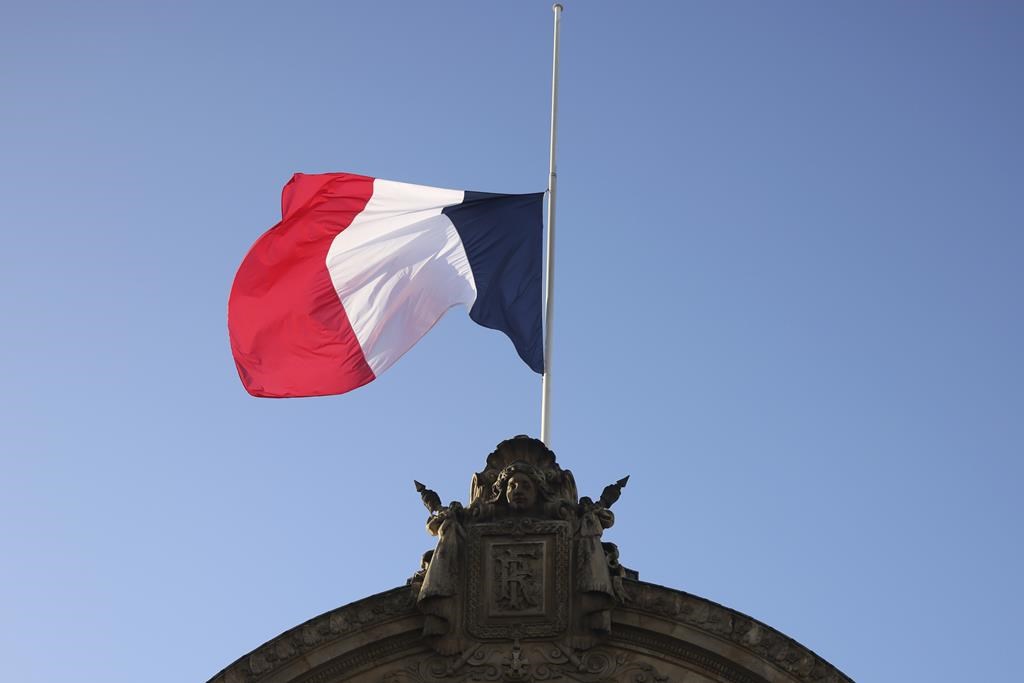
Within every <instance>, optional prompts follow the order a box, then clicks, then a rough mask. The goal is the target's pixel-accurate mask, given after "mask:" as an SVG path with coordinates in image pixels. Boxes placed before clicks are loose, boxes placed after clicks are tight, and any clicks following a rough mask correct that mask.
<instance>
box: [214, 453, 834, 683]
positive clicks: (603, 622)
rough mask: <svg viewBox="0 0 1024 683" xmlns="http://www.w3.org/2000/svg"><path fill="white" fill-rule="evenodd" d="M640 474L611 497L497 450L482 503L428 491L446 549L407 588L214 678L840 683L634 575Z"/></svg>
mask: <svg viewBox="0 0 1024 683" xmlns="http://www.w3.org/2000/svg"><path fill="white" fill-rule="evenodd" d="M627 479H628V477H625V478H623V479H621V480H619V481H618V482H615V483H614V484H611V485H609V486H607V487H605V489H604V491H603V492H602V494H601V496H600V497H598V500H597V502H594V501H593V500H592V499H590V498H588V497H583V498H578V497H577V492H576V483H575V481H574V479H573V476H572V473H571V472H570V471H569V470H564V469H562V468H561V467H559V465H558V464H557V463H556V462H555V456H554V454H553V453H552V452H551V451H550V450H548V449H547V448H546V447H545V446H544V445H543V444H542V443H541V442H539V441H537V440H535V439H530V438H528V437H516V438H514V439H509V440H507V441H504V442H502V443H501V444H499V445H498V447H497V449H496V450H495V451H494V452H493V453H491V455H490V456H488V458H487V466H486V467H485V469H484V470H483V471H482V472H479V473H477V474H476V475H474V477H473V482H472V485H471V492H470V501H469V503H468V504H467V505H465V506H463V505H462V504H461V503H458V502H451V503H449V504H448V505H443V504H442V501H441V498H440V496H438V495H437V494H436V493H435V492H433V491H431V490H430V489H428V488H427V487H426V486H424V485H423V484H420V483H419V482H415V484H416V490H417V491H418V492H419V494H420V497H421V499H422V500H423V503H424V506H425V507H426V508H427V510H428V512H429V517H428V519H427V531H428V532H429V533H430V534H432V535H434V536H436V537H437V538H438V542H437V547H436V548H435V549H434V550H433V551H432V552H429V553H427V554H426V555H424V558H423V560H422V562H421V567H420V570H419V571H417V572H416V573H415V574H414V575H413V577H412V578H411V579H410V580H409V584H408V585H407V586H403V587H400V588H395V589H393V590H390V591H387V592H385V593H381V594H379V595H375V596H371V597H369V598H366V599H364V600H360V601H358V602H354V603H352V604H350V605H346V606H344V607H339V608H338V609H335V610H333V611H331V612H328V613H326V614H323V615H320V616H319V617H316V618H314V619H311V620H310V621H308V622H306V623H304V624H300V625H299V626H296V627H295V628H293V629H291V630H289V631H286V632H285V633H283V634H281V635H280V636H278V637H277V638H274V639H273V640H271V641H269V642H268V643H265V644H264V645H262V646H260V647H259V648H257V649H256V650H254V651H253V652H252V653H250V654H249V655H246V656H245V657H242V658H241V659H239V660H238V661H236V662H235V663H234V664H232V665H231V666H229V667H227V668H226V669H224V670H223V671H221V672H220V673H219V674H217V675H216V676H214V678H213V679H211V681H210V683H340V682H341V681H346V682H352V683H468V682H479V681H501V682H503V683H541V682H545V681H551V680H555V679H559V680H560V681H561V680H564V681H575V682H576V683H612V682H613V681H614V682H617V683H704V682H711V681H717V682H720V681H728V682H735V683H783V682H787V683H793V682H799V683H840V682H843V681H849V679H848V678H847V677H846V676H844V675H843V674H842V673H841V672H839V671H838V670H837V669H835V668H834V667H833V666H831V665H830V664H828V662H826V661H824V660H823V659H821V658H820V657H818V656H817V655H815V654H814V653H813V652H811V651H810V650H808V649H807V648H805V647H803V646H802V645H800V644H799V643H797V642H796V641H794V640H792V639H791V638H788V637H786V636H785V635H783V634H781V633H779V632H778V631H775V630H774V629H772V628H771V627H769V626H766V625H765V624H762V623H760V622H758V621H756V620H755V619H752V618H750V617H748V616H746V615H744V614H740V613H739V612H736V611H733V610H730V609H728V608H726V607H723V606H721V605H718V604H715V603H713V602H710V601H708V600H705V599H703V598H700V597H697V596H695V595H690V594H688V593H684V592H682V591H677V590H673V589H670V588H664V587H661V586H656V585H653V584H648V583H643V582H641V581H638V580H636V573H635V572H632V571H630V570H627V569H625V568H624V567H623V566H622V565H621V564H620V563H619V557H618V549H617V548H616V547H615V546H614V544H611V543H607V542H603V541H602V535H603V532H604V531H605V530H606V529H609V528H610V527H611V526H612V525H613V523H614V515H613V514H612V513H611V510H610V509H609V508H610V507H611V505H612V504H613V503H614V502H615V501H616V500H617V499H618V498H619V496H620V495H621V493H622V488H623V487H624V486H625V485H626V481H627Z"/></svg>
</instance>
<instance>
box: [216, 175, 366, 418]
mask: <svg viewBox="0 0 1024 683" xmlns="http://www.w3.org/2000/svg"><path fill="white" fill-rule="evenodd" d="M372 194H373V178H368V177H366V176H361V175H353V174H350V173H325V174H320V175H305V174H301V173H297V174H295V176H293V177H292V179H291V180H290V181H289V182H288V184H287V185H285V188H284V191H283V192H282V193H281V213H282V220H281V222H280V223H278V224H277V225H275V226H274V227H273V228H271V229H270V230H268V231H267V232H266V233H264V234H263V236H261V237H260V238H259V239H258V240H256V243H255V244H254V245H253V246H252V248H251V249H250V250H249V253H248V254H246V256H245V259H243V261H242V265H241V266H239V268H238V274H237V275H236V276H235V281H234V285H233V286H232V287H231V294H230V296H229V297H228V332H229V335H230V337H231V350H232V353H233V354H234V357H235V365H236V366H237V367H238V375H239V377H241V379H242V384H243V385H245V389H246V391H248V392H249V393H250V394H252V395H253V396H267V397H275V398H283V397H288V396H323V395H327V394H340V393H343V392H346V391H351V390H352V389H355V388H356V387H360V386H362V385H364V384H366V383H367V382H370V381H372V380H373V379H374V374H373V371H372V370H371V369H370V367H369V366H368V365H367V364H366V358H365V357H364V356H363V351H362V348H361V347H360V345H359V340H358V339H356V336H355V333H354V332H353V331H352V326H351V325H350V324H349V320H348V316H347V315H346V314H345V309H344V308H343V307H342V305H341V301H340V299H338V294H337V292H336V291H335V289H334V285H333V284H332V283H331V278H330V275H329V274H328V272H327V265H326V260H327V251H328V249H330V247H331V243H332V241H333V240H334V238H335V237H336V236H337V235H338V233H340V232H341V231H342V230H344V229H345V228H347V227H348V226H349V225H351V224H352V220H353V219H354V218H355V217H356V215H357V214H359V212H361V211H362V210H363V208H365V206H366V203H367V202H368V201H369V199H370V196H371V195H372Z"/></svg>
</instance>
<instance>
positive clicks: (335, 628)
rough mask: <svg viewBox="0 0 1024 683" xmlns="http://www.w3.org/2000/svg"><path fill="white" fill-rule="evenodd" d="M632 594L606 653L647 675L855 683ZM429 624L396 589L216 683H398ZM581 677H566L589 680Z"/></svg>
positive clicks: (315, 625)
mask: <svg viewBox="0 0 1024 683" xmlns="http://www.w3.org/2000/svg"><path fill="white" fill-rule="evenodd" d="M625 588H626V591H625V592H626V600H625V604H624V605H623V606H621V607H618V608H616V609H615V610H614V611H613V614H612V622H613V627H612V631H611V635H610V637H609V638H608V639H607V642H606V643H605V644H604V646H602V647H603V648H604V649H612V650H614V651H618V652H625V653H633V654H636V655H637V656H638V657H640V658H646V659H650V660H652V661H654V662H656V664H655V665H654V666H653V669H652V666H651V664H649V663H647V664H643V665H642V666H643V667H645V668H644V669H643V670H645V671H646V670H648V669H651V670H652V671H653V670H656V669H658V668H659V666H658V664H657V662H663V663H664V664H663V666H662V667H661V668H663V669H665V670H669V669H672V668H673V667H675V666H679V667H683V668H685V669H687V670H692V671H696V672H698V673H699V674H701V675H703V676H704V677H706V678H707V679H708V680H719V681H732V682H735V683H775V682H776V681H780V682H785V681H796V682H799V683H848V682H850V679H849V678H848V677H847V676H845V675H844V674H843V673H841V672H840V671H839V670H837V669H836V668H835V667H833V666H832V665H831V664H829V663H828V662H826V661H825V660H824V659H822V658H821V657H819V656H818V655H816V654H815V653H814V652H812V651H811V650H809V649H807V648H806V647H804V646H802V645H800V644H799V643H797V642H796V641H795V640H793V639H792V638H789V637H788V636H786V635H784V634H782V633H780V632H778V631H776V630H775V629H773V628H771V627H770V626H767V625H766V624H763V623H761V622H759V621H757V620H756V619H753V618H751V617H748V616H747V615H745V614H742V613H740V612H737V611H735V610H732V609H729V608H727V607H723V606H722V605H719V604H717V603H714V602H711V601H710V600H705V599H704V598H701V597H698V596H696V595H691V594H689V593H685V592H683V591H678V590H674V589H671V588H665V587H663V586H658V585H655V584H650V583H645V582H641V581H627V582H626V583H625ZM423 619H424V617H423V615H422V614H420V613H419V612H418V611H417V610H416V606H415V603H414V594H413V591H412V590H411V589H410V588H409V587H408V586H402V587H399V588H394V589H392V590H389V591H386V592H384V593H379V594H377V595H373V596H370V597H367V598H365V599H363V600H359V601H357V602H353V603H351V604H348V605H345V606H343V607H339V608H337V609H334V610H331V611H330V612H327V613H325V614H322V615H320V616H318V617H315V618H313V619H310V620H309V621H307V622H305V623H303V624H300V625H298V626H296V627H294V628H292V629H289V630H288V631H285V632H284V633H282V634H281V635H279V636H277V637H276V638H273V639H272V640H270V641H268V642H266V643H264V644H263V645H261V646H260V647H258V648H256V649H255V650H253V651H252V652H251V653H249V654H248V655H245V656H243V657H241V658H239V659H238V660H237V661H235V662H234V663H233V664H231V665H230V666H228V667H227V668H225V669H224V670H223V671H221V672H220V673H218V674H217V675H216V676H214V677H213V678H212V679H210V682H209V683H333V682H336V681H342V680H348V679H351V678H358V679H361V680H362V679H366V680H370V681H374V680H379V681H383V680H384V679H385V678H387V677H388V676H391V678H389V680H394V672H395V671H396V670H399V669H400V670H403V671H407V670H408V671H411V670H415V669H416V667H417V666H419V667H420V669H423V663H424V662H426V661H427V658H431V657H432V658H433V659H434V660H436V659H437V655H436V654H434V653H431V652H430V649H429V647H428V646H427V644H426V643H425V642H424V640H423V638H422V636H421V628H422V625H423ZM452 659H453V661H454V659H455V658H452ZM464 661H465V660H464ZM456 664H458V666H462V664H459V663H458V662H456ZM471 664H472V662H470V665H471ZM451 670H452V667H451V666H449V672H448V673H446V674H445V676H449V678H448V679H446V680H451V681H452V682H453V683H458V680H459V678H458V676H455V675H454V674H452V673H451ZM466 675H468V674H466ZM581 676H582V675H581ZM581 676H574V675H573V673H572V672H569V673H568V674H567V675H566V677H567V678H569V679H573V680H577V681H585V680H586V678H585V677H581ZM440 678H442V679H443V678H444V676H441V677H440ZM498 678H499V679H500V678H501V676H498ZM652 678H653V679H654V680H665V679H667V680H669V681H672V680H673V677H672V676H670V675H664V674H657V675H655V674H653V673H652ZM422 680H423V681H424V683H428V681H436V680H439V678H438V677H436V676H435V677H433V678H429V679H422ZM637 680H640V679H639V678H638V679H637Z"/></svg>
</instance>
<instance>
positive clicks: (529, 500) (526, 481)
mask: <svg viewBox="0 0 1024 683" xmlns="http://www.w3.org/2000/svg"><path fill="white" fill-rule="evenodd" d="M505 498H506V500H508V505H509V507H510V508H512V509H513V510H515V511H516V512H523V511H526V510H530V509H531V508H533V506H534V505H536V503H537V485H536V484H534V483H533V480H532V479H530V477H528V476H527V475H525V474H520V473H518V472H517V473H514V474H513V475H512V476H511V477H509V478H508V483H507V484H506V487H505Z"/></svg>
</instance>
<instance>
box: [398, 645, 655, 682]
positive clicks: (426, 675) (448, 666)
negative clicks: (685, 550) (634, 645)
mask: <svg viewBox="0 0 1024 683" xmlns="http://www.w3.org/2000/svg"><path fill="white" fill-rule="evenodd" d="M554 680H559V681H575V682H576V683H668V681H669V679H668V677H667V676H665V675H663V674H661V673H659V672H658V670H657V669H655V667H654V666H652V665H651V664H648V663H647V662H644V661H640V660H639V659H638V658H636V657H635V656H633V655H630V654H626V653H622V652H613V651H610V650H605V649H603V648H600V647H597V648H593V649H591V650H589V651H587V652H583V653H580V654H578V655H577V654H576V653H574V652H573V651H572V650H570V649H568V648H566V647H564V646H562V645H559V644H557V643H545V644H533V645H527V646H521V645H520V643H519V642H518V641H513V643H512V644H511V645H501V646H494V645H480V644H477V645H475V646H473V647H471V648H470V649H469V650H467V651H466V652H465V653H463V654H462V656H460V657H444V656H441V655H433V656H430V657H425V658H423V659H421V660H419V661H418V662H414V663H411V664H407V665H405V666H404V667H401V668H398V669H395V670H392V671H389V672H387V673H385V674H384V675H383V676H382V677H381V680H380V683H485V682H489V681H502V682H503V683H541V682H542V681H554Z"/></svg>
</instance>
